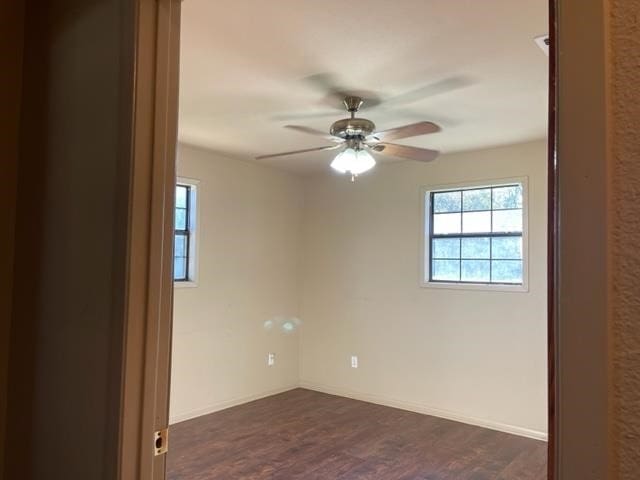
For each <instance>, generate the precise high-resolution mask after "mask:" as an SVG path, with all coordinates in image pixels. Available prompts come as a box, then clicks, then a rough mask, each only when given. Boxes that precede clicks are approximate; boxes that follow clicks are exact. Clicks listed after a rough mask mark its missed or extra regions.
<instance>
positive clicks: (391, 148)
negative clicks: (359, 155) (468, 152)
mask: <svg viewBox="0 0 640 480" xmlns="http://www.w3.org/2000/svg"><path fill="white" fill-rule="evenodd" d="M367 146H368V147H369V148H371V149H372V150H373V151H374V152H377V153H381V154H383V155H391V156H393V157H401V158H407V159H409V160H416V161H418V162H430V161H432V160H435V159H436V158H437V157H438V155H440V152H437V151H436V150H429V149H427V148H419V147H410V146H408V145H398V144H397V143H374V144H371V145H369V144H367Z"/></svg>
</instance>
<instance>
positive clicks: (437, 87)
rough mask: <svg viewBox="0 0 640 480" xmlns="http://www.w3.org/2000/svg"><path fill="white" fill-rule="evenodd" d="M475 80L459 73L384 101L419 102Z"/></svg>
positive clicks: (396, 103)
mask: <svg viewBox="0 0 640 480" xmlns="http://www.w3.org/2000/svg"><path fill="white" fill-rule="evenodd" d="M474 83H475V81H474V80H473V79H472V78H471V77H467V76H463V75H459V76H455V77H449V78H444V79H442V80H438V81H437V82H434V83H430V84H428V85H424V86H422V87H419V88H416V89H414V90H411V91H409V92H405V93H402V94H400V95H396V96H395V97H391V98H387V99H385V100H384V101H383V104H384V105H385V106H386V105H389V106H391V105H400V104H407V103H413V102H417V101H418V100H422V99H424V98H427V97H433V96H435V95H440V94H441V93H447V92H452V91H454V90H459V89H461V88H465V87H468V86H470V85H473V84H474Z"/></svg>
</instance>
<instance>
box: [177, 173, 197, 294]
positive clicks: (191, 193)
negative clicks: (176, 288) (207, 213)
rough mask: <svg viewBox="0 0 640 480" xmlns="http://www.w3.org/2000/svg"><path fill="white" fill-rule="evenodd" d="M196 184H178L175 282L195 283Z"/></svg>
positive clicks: (180, 182)
mask: <svg viewBox="0 0 640 480" xmlns="http://www.w3.org/2000/svg"><path fill="white" fill-rule="evenodd" d="M196 188H197V186H196V184H195V183H191V182H190V183H187V182H185V181H183V180H178V183H177V184H176V210H175V227H174V228H175V232H174V244H173V280H174V281H175V282H181V283H187V282H191V283H193V282H195V273H196V263H195V255H196V249H195V245H196V242H195V227H196V215H195V211H196V210H195V207H196Z"/></svg>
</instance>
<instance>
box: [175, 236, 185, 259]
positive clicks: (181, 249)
mask: <svg viewBox="0 0 640 480" xmlns="http://www.w3.org/2000/svg"><path fill="white" fill-rule="evenodd" d="M175 237H176V238H175V243H174V245H173V255H174V256H176V257H186V256H187V236H186V235H180V234H176V236H175Z"/></svg>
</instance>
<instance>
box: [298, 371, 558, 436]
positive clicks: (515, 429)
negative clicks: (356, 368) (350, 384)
mask: <svg viewBox="0 0 640 480" xmlns="http://www.w3.org/2000/svg"><path fill="white" fill-rule="evenodd" d="M300 387H301V388H306V389H308V390H314V391H316V392H321V393H328V394H330V395H338V396H340V397H346V398H351V399H354V400H361V401H363V402H369V403H375V404H377V405H384V406H386V407H392V408H399V409H401V410H407V411H409V412H415V413H421V414H423V415H431V416H433V417H438V418H445V419H447V420H453V421H455V422H460V423H466V424H468V425H475V426H477V427H483V428H488V429H490V430H496V431H498V432H504V433H510V434H512V435H518V436H520V437H527V438H533V439H535V440H542V441H545V442H546V441H547V440H548V437H549V436H548V434H547V433H546V432H541V431H538V430H533V429H530V428H525V427H519V426H516V425H509V424H507V423H502V422H496V421H493V420H488V419H484V418H476V417H470V416H467V415H462V414H458V413H454V412H450V411H447V410H442V409H439V408H434V407H430V406H428V405H423V404H420V403H416V402H406V401H403V400H396V399H394V398H390V397H383V396H379V395H371V394H369V393H362V392H355V391H353V390H349V389H346V388H341V387H332V386H328V385H322V384H319V383H313V382H306V381H301V382H300Z"/></svg>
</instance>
